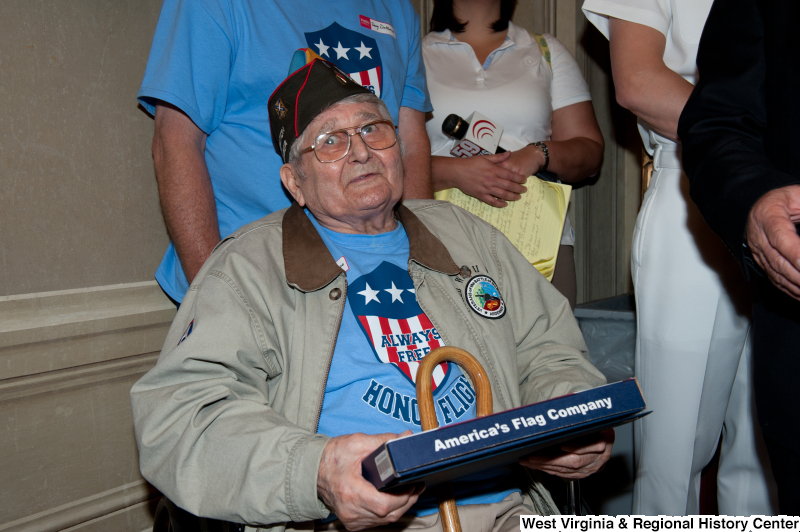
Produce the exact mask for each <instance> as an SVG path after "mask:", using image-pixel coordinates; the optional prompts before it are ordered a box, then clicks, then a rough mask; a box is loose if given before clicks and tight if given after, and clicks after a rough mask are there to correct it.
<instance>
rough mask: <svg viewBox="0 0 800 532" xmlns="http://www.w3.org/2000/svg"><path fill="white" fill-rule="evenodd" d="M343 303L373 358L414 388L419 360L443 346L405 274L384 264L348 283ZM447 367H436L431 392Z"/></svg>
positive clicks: (443, 365)
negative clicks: (392, 370) (365, 340)
mask: <svg viewBox="0 0 800 532" xmlns="http://www.w3.org/2000/svg"><path fill="white" fill-rule="evenodd" d="M347 300H348V302H349V303H350V308H351V309H352V311H353V314H354V315H355V318H356V321H358V323H359V325H360V326H361V330H362V332H363V333H364V335H365V336H366V337H367V340H368V341H369V344H370V346H371V347H372V350H373V353H374V354H375V357H376V358H377V359H378V360H380V361H381V362H383V363H384V364H392V365H394V367H395V368H397V370H398V371H399V372H400V373H402V374H403V375H404V376H405V377H406V378H407V379H408V380H409V381H411V383H412V384H414V385H416V378H417V368H418V367H419V364H420V362H421V361H422V359H423V358H425V355H427V354H428V353H429V352H430V351H431V350H433V349H436V348H437V347H440V346H443V345H445V343H444V341H443V340H442V338H441V337H440V336H439V332H438V331H437V330H436V328H435V327H434V326H433V324H432V323H431V321H430V320H429V319H428V316H427V315H426V314H425V313H424V312H423V311H422V309H421V308H420V306H419V304H418V303H417V296H416V293H415V291H414V283H413V282H412V281H411V278H410V277H409V276H408V272H406V271H405V270H403V269H402V268H399V267H398V266H395V265H394V264H391V263H389V262H386V261H384V262H382V263H381V264H380V265H379V266H378V267H377V268H375V269H374V270H372V271H371V272H370V273H367V274H364V275H362V276H361V277H359V278H358V279H356V280H355V281H353V282H352V283H350V285H349V287H348V289H347ZM449 368H450V366H449V363H447V362H442V363H441V364H439V365H438V366H436V369H435V370H434V372H433V383H432V384H433V389H434V390H435V389H436V388H437V387H438V386H439V385H440V384H441V383H442V382H443V381H444V380H445V378H446V377H447V374H448V371H449Z"/></svg>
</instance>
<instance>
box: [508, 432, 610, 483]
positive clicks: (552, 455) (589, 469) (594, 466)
mask: <svg viewBox="0 0 800 532" xmlns="http://www.w3.org/2000/svg"><path fill="white" fill-rule="evenodd" d="M614 437H615V436H614V429H607V430H604V431H602V432H599V433H598V434H593V435H591V436H587V437H585V438H578V439H576V440H573V441H570V442H567V443H565V444H564V445H562V446H561V449H560V450H554V451H550V450H548V451H543V452H540V453H534V454H531V455H529V456H526V457H525V458H522V459H520V461H519V463H520V464H522V465H523V466H525V467H527V468H530V469H538V470H540V471H544V472H545V473H550V474H551V475H556V476H558V477H561V478H566V479H581V478H586V477H588V476H589V475H591V474H592V473H597V472H598V471H600V469H601V468H602V467H603V465H604V464H605V463H606V462H607V461H608V458H609V457H610V456H611V447H613V445H614ZM559 451H560V452H559Z"/></svg>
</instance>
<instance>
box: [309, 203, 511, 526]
mask: <svg viewBox="0 0 800 532" xmlns="http://www.w3.org/2000/svg"><path fill="white" fill-rule="evenodd" d="M306 213H307V214H308V216H309V219H310V220H311V222H312V223H313V224H314V227H316V229H317V231H318V232H319V234H320V236H321V237H322V240H323V242H325V245H326V246H327V247H328V250H329V251H330V252H331V255H332V256H333V258H334V259H335V260H336V262H337V264H339V266H340V267H341V268H342V269H343V270H345V272H346V275H347V301H346V303H345V309H344V316H343V317H342V324H341V327H340V329H339V336H338V338H337V340H336V348H335V349H334V353H333V361H332V363H331V368H330V372H329V374H328V380H327V383H326V386H325V398H324V400H323V404H322V413H321V416H320V420H319V432H320V433H321V434H325V435H327V436H331V437H334V436H341V435H344V434H352V433H355V432H362V433H366V434H380V433H384V432H391V433H397V434H399V433H401V432H404V431H406V430H411V431H412V432H420V431H421V430H422V427H421V425H420V420H419V407H418V405H417V400H416V391H415V383H416V374H417V368H418V367H419V364H420V361H421V360H422V359H423V358H424V357H425V355H427V354H428V353H429V352H430V351H431V350H432V349H435V348H437V347H440V346H443V345H444V341H443V340H442V338H441V336H440V335H439V332H438V331H437V330H436V326H435V325H434V324H433V323H432V322H431V320H430V319H429V318H428V316H427V315H426V314H425V312H423V311H422V309H421V308H420V306H419V304H418V303H417V296H416V293H415V291H414V284H413V282H412V281H411V277H410V276H409V274H408V253H409V246H408V237H407V235H406V232H405V230H404V229H403V226H402V225H399V224H398V227H397V229H395V230H393V231H390V232H388V233H382V234H379V235H353V234H345V233H337V232H335V231H331V230H329V229H326V228H324V227H322V226H321V225H320V224H319V222H317V220H316V219H315V218H314V216H313V215H311V214H310V213H308V211H306ZM432 381H433V382H432V386H433V400H434V406H435V408H436V415H437V418H438V420H439V425H440V426H441V425H449V424H451V423H456V422H460V421H465V420H467V419H471V418H474V417H475V407H476V404H475V391H474V389H473V388H472V386H471V384H470V383H469V381H468V380H467V378H466V377H465V375H464V374H463V373H462V372H461V369H460V368H459V367H458V366H456V365H455V364H451V363H449V362H443V363H442V364H439V365H438V366H437V367H436V369H435V370H434V372H433V376H432ZM507 475H508V470H507V469H505V468H501V469H495V470H491V471H486V472H483V473H481V474H478V475H473V476H471V477H469V478H467V479H463V480H461V481H459V482H456V483H454V486H453V488H454V491H455V494H456V499H457V501H458V504H481V503H492V502H498V501H500V500H502V499H503V498H504V497H505V496H506V495H508V494H509V493H512V492H514V491H517V490H516V489H505V488H506V487H507V486H508V484H507V483H506V482H504V480H505V477H506V476H507ZM434 511H436V501H435V499H434V497H433V494H432V493H430V494H429V493H425V494H423V497H421V498H420V501H419V502H418V503H417V505H416V506H415V507H414V508H412V512H414V513H417V514H418V515H425V514H427V513H432V512H434Z"/></svg>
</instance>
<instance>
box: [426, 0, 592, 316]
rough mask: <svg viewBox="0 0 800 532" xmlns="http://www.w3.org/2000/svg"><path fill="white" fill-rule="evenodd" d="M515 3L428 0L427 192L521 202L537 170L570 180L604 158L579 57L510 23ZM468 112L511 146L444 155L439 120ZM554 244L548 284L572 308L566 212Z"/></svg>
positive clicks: (501, 203) (447, 141) (446, 146)
mask: <svg viewBox="0 0 800 532" xmlns="http://www.w3.org/2000/svg"><path fill="white" fill-rule="evenodd" d="M515 6H516V0H435V1H434V9H433V16H432V19H431V29H432V31H431V33H429V34H428V35H427V36H425V38H424V39H423V47H422V52H423V57H424V59H425V67H426V72H427V78H428V89H429V91H430V95H431V101H432V103H433V108H434V112H433V118H432V119H431V120H429V121H428V123H427V129H428V136H429V137H430V139H431V152H432V154H433V158H432V179H433V185H434V190H436V191H439V190H445V189H448V188H458V189H460V190H461V191H462V192H464V193H465V194H468V195H470V196H472V197H474V198H477V199H479V200H481V201H483V202H485V203H487V204H489V205H491V206H494V207H505V206H506V205H507V204H508V202H509V201H515V200H518V199H519V198H520V194H522V193H523V192H525V190H526V188H525V186H524V183H525V182H526V181H527V179H528V176H531V175H533V174H535V173H537V172H539V171H544V170H547V171H549V172H553V173H555V174H557V176H558V179H559V180H560V181H562V182H565V183H576V182H579V181H581V180H583V179H585V178H587V177H590V176H592V175H595V174H596V173H597V171H598V170H599V168H600V164H601V162H602V158H603V146H604V145H603V137H602V134H601V133H600V128H599V127H598V125H597V120H596V119H595V116H594V109H593V107H592V103H591V95H590V94H589V88H588V86H587V85H586V82H585V81H584V79H583V76H582V75H581V72H580V69H579V68H578V65H577V63H576V62H575V60H574V59H573V57H572V56H571V55H570V53H569V51H567V49H566V48H565V47H564V46H563V45H562V44H561V43H560V42H558V41H557V40H556V39H555V37H553V36H552V35H544V36H536V38H535V37H534V36H532V35H531V34H529V33H528V32H527V31H526V30H524V29H523V28H520V27H518V26H515V25H514V24H513V23H512V22H511V20H510V19H511V16H512V14H513V12H514V8H515ZM537 38H538V39H541V40H540V41H539V42H537ZM542 41H543V42H542ZM473 111H478V112H480V113H481V114H484V115H486V116H488V117H490V118H491V119H492V120H495V121H496V122H497V123H499V124H500V125H502V126H503V128H504V130H503V137H502V145H503V147H504V148H505V149H507V150H509V151H508V152H506V153H501V154H497V155H485V156H482V155H479V156H474V157H469V158H465V159H461V158H456V157H452V156H450V148H451V147H452V139H451V138H449V137H447V136H445V135H444V133H442V122H443V121H444V119H445V117H447V116H448V115H449V114H451V113H452V114H457V115H459V116H462V117H466V116H469V115H470V114H471V113H472V112H473ZM561 244H562V245H561V248H560V250H559V254H558V258H557V262H556V264H557V267H556V270H555V274H554V277H553V285H554V286H555V287H556V288H558V289H559V291H561V293H562V294H564V295H565V296H566V297H567V299H568V300H569V302H570V305H571V306H572V307H574V306H575V299H576V297H577V286H576V279H575V261H574V255H573V247H574V244H575V238H574V232H573V230H572V226H571V224H570V222H569V217H567V220H566V222H565V226H564V231H563V233H562V239H561Z"/></svg>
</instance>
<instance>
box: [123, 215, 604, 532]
mask: <svg viewBox="0 0 800 532" xmlns="http://www.w3.org/2000/svg"><path fill="white" fill-rule="evenodd" d="M397 217H398V219H399V220H400V221H401V223H402V224H403V226H404V227H405V230H406V233H407V234H408V238H409V244H410V253H409V255H410V256H409V261H408V271H409V274H410V276H411V278H412V280H413V282H414V286H415V288H416V295H417V300H418V301H419V305H420V307H421V308H422V310H423V311H424V312H425V313H426V314H427V316H428V318H430V320H431V322H432V323H433V324H434V326H435V327H436V329H437V330H438V332H439V334H440V335H441V337H442V339H443V340H444V342H445V344H446V345H452V346H457V347H461V348H463V349H466V350H467V351H469V352H470V353H472V354H473V355H474V356H475V357H476V358H477V359H478V361H479V362H480V363H481V364H482V365H483V367H484V368H485V370H486V372H487V374H488V376H489V378H490V381H491V385H492V396H493V400H494V409H495V411H501V410H506V409H509V408H513V407H517V406H521V405H524V404H530V403H534V402H538V401H541V400H544V399H548V398H551V397H556V396H560V395H563V394H566V393H570V392H575V391H578V390H583V389H587V388H592V387H595V386H599V385H601V384H604V383H605V379H604V377H603V376H602V374H601V373H600V372H599V371H598V370H597V369H595V368H594V367H593V366H592V365H591V364H590V363H589V361H588V360H587V353H586V345H585V344H584V341H583V337H582V336H581V333H580V330H579V329H578V325H577V323H576V322H575V319H574V317H573V315H572V312H571V311H570V307H569V304H568V303H567V301H566V299H564V298H563V297H562V296H561V295H560V294H559V293H558V292H557V291H556V290H555V289H554V288H553V287H552V286H551V285H550V283H548V282H547V281H546V280H545V279H544V277H542V276H541V275H540V274H539V273H538V272H537V271H536V269H535V268H533V267H532V266H531V265H530V264H529V263H528V262H527V261H526V260H525V258H524V257H523V256H522V255H521V254H520V253H519V252H518V251H517V250H516V249H515V248H514V247H513V246H512V245H511V243H510V242H508V240H507V239H506V238H505V237H504V236H503V235H502V234H501V233H500V232H499V231H498V230H496V229H495V228H493V227H491V226H490V225H488V224H486V223H484V222H482V221H481V220H479V219H477V218H475V217H474V216H472V215H470V214H469V213H467V212H466V211H463V210H461V209H459V208H457V207H455V206H453V205H451V204H449V203H445V202H438V201H433V200H413V201H406V202H405V203H404V206H400V207H399V208H398V209H397ZM462 266H466V267H467V268H469V270H470V275H472V276H474V275H488V276H489V277H491V278H492V279H493V280H494V281H495V282H496V283H497V286H498V288H499V292H500V295H501V297H502V298H503V300H504V302H505V304H506V314H505V315H504V316H503V317H502V318H500V319H487V318H485V317H483V316H481V315H479V314H478V313H476V312H475V311H473V310H472V309H471V308H470V307H469V306H468V305H467V303H466V301H465V298H464V288H465V286H466V281H467V280H466V279H464V278H463V277H462V276H461V275H460V274H459V272H460V271H461V270H462ZM346 294H347V279H346V276H345V273H344V272H343V271H342V270H341V269H340V268H339V266H337V265H336V262H335V261H334V258H333V257H332V256H331V254H330V252H329V251H328V249H327V248H326V247H325V244H324V243H323V241H322V239H321V238H320V236H319V234H318V233H317V232H316V230H315V229H314V226H313V225H312V224H311V222H310V221H309V219H308V218H307V216H306V215H305V213H304V212H303V210H302V209H301V208H299V207H298V206H297V205H296V204H295V205H293V206H292V207H290V208H289V209H288V210H282V211H278V212H275V213H272V214H270V215H269V216H267V217H265V218H263V219H261V220H258V221H256V222H254V223H252V224H249V225H247V226H245V227H243V228H241V229H240V230H239V231H237V232H236V233H235V234H233V235H231V236H230V237H228V238H226V239H225V240H224V241H223V242H221V243H220V244H219V245H218V246H217V248H216V249H215V251H214V253H213V254H212V255H211V257H210V258H209V259H208V261H207V262H206V263H205V265H204V266H203V268H202V270H201V271H200V273H199V274H198V275H197V277H196V279H195V280H194V282H193V283H192V286H191V287H190V289H189V291H188V293H187V295H186V298H185V299H184V300H183V303H182V305H181V307H180V310H179V312H178V315H177V316H176V318H175V321H174V323H173V324H172V327H171V329H170V331H169V334H168V335H167V339H166V342H165V344H164V348H163V350H162V352H161V356H160V357H159V359H158V363H157V364H156V366H155V368H153V369H152V370H151V371H150V372H148V373H147V374H146V375H145V376H144V377H142V378H141V380H139V382H137V383H136V384H135V385H134V387H133V389H132V390H131V402H132V404H133V413H134V422H135V429H136V441H137V443H138V446H139V453H140V465H141V471H142V474H143V475H144V477H145V478H146V479H147V480H148V481H150V482H151V483H152V484H153V485H154V486H156V487H157V488H158V489H159V490H161V491H162V492H163V493H164V494H165V495H167V496H168V497H170V498H171V499H172V500H173V501H174V502H175V503H176V504H178V505H179V506H181V507H183V508H185V509H186V510H188V511H190V512H192V513H194V514H197V515H202V516H207V517H215V518H219V519H224V520H227V521H236V522H246V523H254V524H261V525H262V526H264V528H265V529H266V528H269V529H271V530H275V531H276V532H280V531H282V530H284V529H286V530H312V529H313V526H314V525H313V520H315V519H319V518H324V517H326V516H327V515H328V513H329V511H328V509H327V508H326V507H325V505H324V504H323V503H322V502H321V501H320V500H319V499H318V497H317V489H316V481H317V469H318V465H319V461H320V458H321V455H322V451H323V448H324V446H325V443H326V442H327V440H328V438H327V437H326V436H324V435H321V434H316V429H317V425H318V421H319V415H320V410H321V407H322V399H323V394H324V390H325V382H326V378H327V374H328V370H329V368H330V363H331V358H332V356H333V350H334V345H335V341H336V337H337V334H338V331H339V325H340V324H341V319H342V313H343V311H344V308H345V301H346ZM190 323H191V334H189V335H188V336H186V338H185V339H184V340H183V341H181V338H182V337H183V336H184V334H185V333H186V332H187V330H188V329H189V327H190ZM368 431H369V427H365V432H368ZM523 490H524V493H527V494H528V495H529V496H530V499H529V500H528V503H529V504H531V505H532V508H533V509H534V510H535V511H536V512H538V513H543V514H549V513H556V512H557V511H556V509H555V505H554V504H553V503H552V499H551V498H550V495H549V493H547V490H546V489H544V488H543V487H542V486H541V485H540V484H538V483H537V482H535V481H533V482H531V483H530V485H529V486H527V487H524V488H523Z"/></svg>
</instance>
